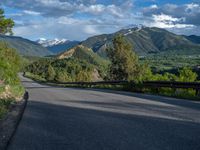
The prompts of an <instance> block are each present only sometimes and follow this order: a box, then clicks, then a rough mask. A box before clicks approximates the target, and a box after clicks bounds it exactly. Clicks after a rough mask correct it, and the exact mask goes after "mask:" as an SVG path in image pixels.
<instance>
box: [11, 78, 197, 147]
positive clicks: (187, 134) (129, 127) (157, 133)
mask: <svg viewBox="0 0 200 150" xmlns="http://www.w3.org/2000/svg"><path fill="white" fill-rule="evenodd" d="M21 78H22V81H23V84H24V86H25V87H26V89H27V90H28V92H29V97H30V98H29V101H28V105H27V107H26V110H25V113H24V115H23V118H22V120H21V122H20V124H19V126H18V129H17V131H16V133H15V135H14V137H13V139H12V141H11V144H10V146H9V147H8V149H9V150H200V103H199V102H192V101H186V100H177V99H173V98H166V97H160V96H151V95H142V94H131V93H128V92H114V91H111V90H93V89H75V88H58V87H57V88H56V87H50V86H44V85H40V84H38V83H35V82H33V81H32V80H30V79H26V78H23V77H21Z"/></svg>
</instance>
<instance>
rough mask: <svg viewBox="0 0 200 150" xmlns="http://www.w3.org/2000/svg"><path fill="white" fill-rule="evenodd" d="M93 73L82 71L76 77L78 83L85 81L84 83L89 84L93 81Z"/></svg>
mask: <svg viewBox="0 0 200 150" xmlns="http://www.w3.org/2000/svg"><path fill="white" fill-rule="evenodd" d="M91 75H92V73H91V72H88V71H86V70H82V71H80V72H79V73H78V74H77V75H76V81H77V82H78V81H84V82H89V81H91V80H92V77H91Z"/></svg>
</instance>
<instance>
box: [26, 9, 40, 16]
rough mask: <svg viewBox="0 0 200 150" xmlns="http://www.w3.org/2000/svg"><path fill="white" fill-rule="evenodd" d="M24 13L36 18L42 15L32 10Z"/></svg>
mask: <svg viewBox="0 0 200 150" xmlns="http://www.w3.org/2000/svg"><path fill="white" fill-rule="evenodd" d="M23 12H24V13H25V14H28V15H34V16H37V15H40V13H39V12H35V11H31V10H24V11H23Z"/></svg>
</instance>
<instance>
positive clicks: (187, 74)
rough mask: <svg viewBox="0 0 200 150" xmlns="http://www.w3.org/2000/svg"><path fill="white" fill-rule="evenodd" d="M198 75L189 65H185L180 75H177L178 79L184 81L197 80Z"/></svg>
mask: <svg viewBox="0 0 200 150" xmlns="http://www.w3.org/2000/svg"><path fill="white" fill-rule="evenodd" d="M197 77H198V75H197V74H196V73H195V72H193V71H192V69H190V68H188V67H184V68H183V69H181V70H179V76H178V77H177V81H182V82H194V81H196V80H197Z"/></svg>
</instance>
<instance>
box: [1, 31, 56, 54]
mask: <svg viewBox="0 0 200 150" xmlns="http://www.w3.org/2000/svg"><path fill="white" fill-rule="evenodd" d="M0 41H1V42H5V43H7V44H8V45H9V46H10V47H12V48H14V49H16V50H17V52H18V53H19V54H20V55H23V56H39V57H43V56H47V55H51V54H52V53H51V52H50V51H48V49H47V48H45V47H42V46H41V45H40V44H38V43H36V42H34V41H31V40H28V39H25V38H22V37H18V36H7V35H0Z"/></svg>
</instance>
